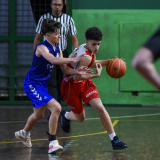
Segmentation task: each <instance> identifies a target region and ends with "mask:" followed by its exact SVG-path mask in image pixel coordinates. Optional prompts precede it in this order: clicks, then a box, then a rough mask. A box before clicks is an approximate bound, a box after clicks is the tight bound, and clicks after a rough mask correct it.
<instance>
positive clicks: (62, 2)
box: [51, 0, 63, 3]
mask: <svg viewBox="0 0 160 160" xmlns="http://www.w3.org/2000/svg"><path fill="white" fill-rule="evenodd" d="M52 1H53V0H51V3H52ZM62 3H63V0H62Z"/></svg>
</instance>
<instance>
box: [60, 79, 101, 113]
mask: <svg viewBox="0 0 160 160" xmlns="http://www.w3.org/2000/svg"><path fill="white" fill-rule="evenodd" d="M61 92H62V95H63V100H64V101H66V102H67V104H68V106H69V107H70V109H71V110H72V112H74V113H76V114H81V113H82V112H83V110H84V107H83V104H82V101H83V102H84V103H86V104H87V105H89V104H88V102H89V101H90V100H91V99H93V98H99V94H98V90H97V87H96V86H95V84H94V83H93V81H91V80H84V81H82V82H80V83H73V81H68V82H66V81H64V80H63V82H62V85H61Z"/></svg>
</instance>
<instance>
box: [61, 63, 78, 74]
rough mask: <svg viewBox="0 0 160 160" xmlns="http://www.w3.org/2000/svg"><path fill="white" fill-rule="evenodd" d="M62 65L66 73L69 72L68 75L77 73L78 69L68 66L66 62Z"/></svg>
mask: <svg viewBox="0 0 160 160" xmlns="http://www.w3.org/2000/svg"><path fill="white" fill-rule="evenodd" d="M60 67H61V70H62V72H63V73H64V74H66V75H67V74H68V75H73V74H76V73H77V70H76V69H72V68H70V67H68V66H67V65H66V64H63V65H60Z"/></svg>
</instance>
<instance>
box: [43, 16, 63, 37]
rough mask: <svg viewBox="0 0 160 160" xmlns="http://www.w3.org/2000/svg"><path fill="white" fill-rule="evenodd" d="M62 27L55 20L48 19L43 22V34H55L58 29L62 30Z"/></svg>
mask: <svg viewBox="0 0 160 160" xmlns="http://www.w3.org/2000/svg"><path fill="white" fill-rule="evenodd" d="M61 27H62V25H61V23H60V22H56V21H54V20H53V19H50V18H46V19H44V20H43V22H42V26H41V32H42V34H43V35H45V34H46V33H53V32H55V31H56V30H57V29H61Z"/></svg>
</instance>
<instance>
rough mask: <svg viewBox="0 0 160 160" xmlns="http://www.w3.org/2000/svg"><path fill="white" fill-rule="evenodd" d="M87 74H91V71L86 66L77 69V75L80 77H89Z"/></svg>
mask: <svg viewBox="0 0 160 160" xmlns="http://www.w3.org/2000/svg"><path fill="white" fill-rule="evenodd" d="M88 73H93V71H92V70H91V69H89V68H88V67H86V66H81V67H79V68H78V69H77V74H81V75H85V76H87V77H90V75H89V74H88Z"/></svg>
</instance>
